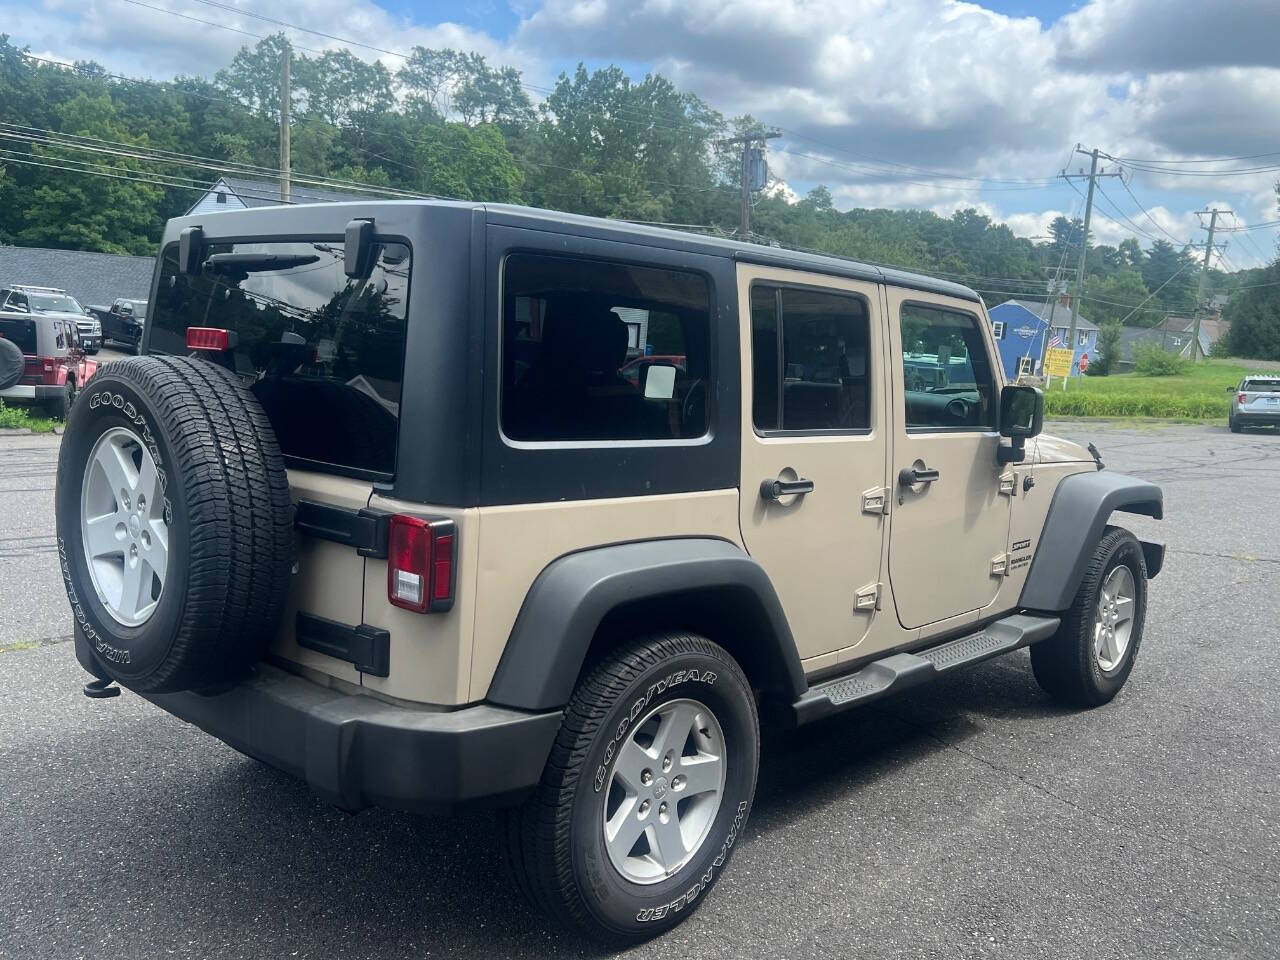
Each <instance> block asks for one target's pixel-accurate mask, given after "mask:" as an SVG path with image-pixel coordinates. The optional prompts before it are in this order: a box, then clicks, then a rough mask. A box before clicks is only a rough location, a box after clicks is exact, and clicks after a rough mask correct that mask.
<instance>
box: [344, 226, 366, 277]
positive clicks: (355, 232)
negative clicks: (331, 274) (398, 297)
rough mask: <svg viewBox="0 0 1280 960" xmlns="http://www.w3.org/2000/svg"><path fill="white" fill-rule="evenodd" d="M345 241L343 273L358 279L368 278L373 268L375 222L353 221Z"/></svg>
mask: <svg viewBox="0 0 1280 960" xmlns="http://www.w3.org/2000/svg"><path fill="white" fill-rule="evenodd" d="M345 240H346V244H345V248H344V250H343V264H342V269H343V272H345V273H346V275H347V276H348V277H353V278H356V279H359V278H361V277H367V276H368V275H369V271H370V270H371V269H372V267H373V221H372V220H352V221H351V222H350V223H348V224H347V233H346V237H345Z"/></svg>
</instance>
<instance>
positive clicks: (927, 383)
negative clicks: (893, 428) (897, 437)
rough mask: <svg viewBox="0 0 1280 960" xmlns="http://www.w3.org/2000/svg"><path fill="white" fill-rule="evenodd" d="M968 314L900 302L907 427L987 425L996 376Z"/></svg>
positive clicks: (991, 420) (992, 409) (974, 319)
mask: <svg viewBox="0 0 1280 960" xmlns="http://www.w3.org/2000/svg"><path fill="white" fill-rule="evenodd" d="M978 322H979V321H978V318H977V317H975V316H974V315H973V314H969V313H959V312H957V311H954V310H945V309H942V308H939V307H926V306H922V305H920V304H904V305H903V307H902V310H901V313H900V317H899V324H900V329H901V336H902V377H903V384H904V387H905V396H904V402H905V406H906V425H907V429H909V430H910V429H917V430H937V429H969V430H974V429H987V428H990V427H992V426H993V425H994V423H995V377H994V376H993V374H992V370H991V363H990V361H989V359H988V357H987V351H986V347H985V345H984V343H983V339H982V334H981V332H980V328H979V326H978Z"/></svg>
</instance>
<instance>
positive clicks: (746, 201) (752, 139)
mask: <svg viewBox="0 0 1280 960" xmlns="http://www.w3.org/2000/svg"><path fill="white" fill-rule="evenodd" d="M780 136H782V133H781V132H780V131H778V130H771V131H767V132H762V133H745V134H743V135H742V136H738V137H730V138H728V139H727V140H721V141H720V144H721V146H725V147H731V146H734V145H735V144H741V145H742V206H741V210H740V212H739V217H738V232H739V234H740V235H741V237H742V239H743V240H750V239H751V156H752V149H751V148H752V145H753V144H755V143H759V144H760V145H761V147H762V148H763V147H764V145H765V144H766V143H767V141H769V140H774V139H776V138H777V137H780Z"/></svg>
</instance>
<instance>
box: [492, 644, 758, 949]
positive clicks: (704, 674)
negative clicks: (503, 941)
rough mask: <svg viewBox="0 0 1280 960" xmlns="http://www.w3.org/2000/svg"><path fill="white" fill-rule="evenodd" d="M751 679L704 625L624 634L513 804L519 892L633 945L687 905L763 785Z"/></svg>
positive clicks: (597, 933)
mask: <svg viewBox="0 0 1280 960" xmlns="http://www.w3.org/2000/svg"><path fill="white" fill-rule="evenodd" d="M759 751H760V735H759V722H758V718H757V715H756V706H755V699H754V697H753V695H752V692H751V686H750V684H749V683H748V682H747V679H746V677H745V676H744V675H743V673H742V670H741V668H740V667H739V666H738V664H737V663H736V662H735V661H734V659H733V658H732V657H731V656H730V655H729V654H728V653H727V652H726V651H725V650H723V649H722V648H721V647H719V646H717V645H716V644H714V643H712V642H711V641H709V640H707V639H705V638H703V637H698V636H692V635H687V634H662V635H659V636H654V637H650V638H648V639H644V640H639V641H636V642H633V643H630V644H628V645H626V646H624V647H622V648H621V649H619V650H617V651H616V652H614V653H612V654H611V655H609V656H608V657H607V658H606V659H604V660H602V661H601V662H599V663H598V664H596V666H595V667H594V668H592V669H590V670H589V671H588V672H587V674H586V675H585V677H584V679H583V680H582V681H581V682H580V683H579V685H578V688H577V690H576V691H575V692H574V695H573V699H572V700H571V701H570V703H569V706H568V707H567V708H566V710H565V718H564V723H563V725H562V727H561V730H560V734H559V736H558V738H557V740H556V744H555V747H554V748H553V750H552V753H551V757H550V759H549V760H548V762H547V767H546V771H545V772H544V774H543V778H542V783H541V785H540V786H539V787H538V789H537V792H536V793H535V795H534V796H533V797H532V798H531V799H530V800H529V801H528V802H527V803H526V804H525V806H524V807H523V808H521V809H520V810H518V811H513V812H511V813H510V814H509V815H508V841H509V851H510V857H511V863H512V866H513V868H514V871H515V874H516V879H517V882H518V883H519V885H520V887H521V889H522V890H523V892H524V893H525V894H526V896H527V897H528V898H529V899H530V901H531V902H532V903H533V904H534V905H535V906H536V907H539V908H541V909H542V910H543V911H545V912H546V913H548V914H550V915H551V916H553V917H554V918H556V919H558V920H560V921H562V922H564V923H567V924H568V925H570V926H572V927H576V928H577V929H579V930H581V931H583V932H585V933H587V934H588V935H591V936H593V937H596V938H597V939H603V940H606V941H613V942H619V943H621V942H637V941H640V940H646V939H648V938H650V937H653V936H656V935H658V934H659V933H662V932H663V931H665V930H668V929H670V928H671V927H673V926H675V925H676V924H677V923H679V922H680V921H681V920H682V919H684V918H685V917H687V916H688V915H689V914H691V913H692V912H693V910H694V909H696V907H697V906H698V905H699V904H700V903H701V902H702V899H703V898H704V897H705V896H706V894H707V892H708V891H709V890H710V888H711V886H712V885H713V884H714V883H715V881H716V880H717V879H718V878H719V876H720V874H721V872H722V871H723V870H724V868H725V866H726V865H727V862H728V859H729V855H730V852H731V851H732V849H733V846H734V843H735V841H736V840H737V838H738V836H739V834H740V833H741V831H742V829H743V826H744V824H745V822H746V819H747V815H748V813H749V812H750V809H751V801H752V798H753V796H754V794H755V783H756V771H757V767H758V763H759Z"/></svg>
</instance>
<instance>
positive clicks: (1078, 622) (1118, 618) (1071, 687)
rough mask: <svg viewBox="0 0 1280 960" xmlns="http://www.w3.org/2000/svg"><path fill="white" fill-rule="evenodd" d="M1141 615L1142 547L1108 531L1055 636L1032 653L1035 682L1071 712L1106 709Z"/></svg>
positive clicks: (1124, 675) (1135, 641) (1131, 653)
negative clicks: (1104, 706) (1078, 708)
mask: <svg viewBox="0 0 1280 960" xmlns="http://www.w3.org/2000/svg"><path fill="white" fill-rule="evenodd" d="M1146 609H1147V565H1146V558H1145V556H1144V555H1143V553H1142V544H1140V543H1139V542H1138V540H1137V538H1136V537H1135V536H1134V535H1133V534H1132V533H1130V532H1129V531H1128V530H1125V529H1124V528H1122V527H1109V528H1107V531H1106V532H1105V533H1104V534H1103V536H1102V539H1101V540H1099V541H1098V545H1097V547H1095V548H1094V551H1093V556H1092V557H1091V558H1090V560H1089V565H1088V566H1087V567H1086V568H1085V574H1084V578H1083V579H1082V580H1081V582H1080V589H1079V590H1077V591H1076V597H1075V600H1074V601H1073V602H1072V605H1071V607H1070V609H1068V610H1067V611H1066V613H1065V614H1064V615H1063V618H1062V625H1061V626H1060V627H1059V628H1058V632H1057V633H1056V634H1054V635H1053V636H1052V637H1050V638H1049V639H1048V640H1044V641H1042V642H1041V643H1038V644H1036V645H1035V646H1033V647H1032V648H1031V667H1032V670H1033V671H1034V672H1035V676H1036V681H1037V682H1038V683H1039V684H1040V686H1041V688H1042V689H1043V690H1044V691H1045V692H1046V693H1048V694H1050V695H1051V696H1052V697H1054V698H1055V699H1056V700H1060V701H1062V702H1064V703H1068V704H1071V705H1073V706H1081V707H1096V706H1101V705H1102V704H1104V703H1107V702H1108V701H1110V700H1111V699H1112V698H1113V697H1114V696H1115V695H1116V694H1117V693H1119V692H1120V688H1121V687H1123V686H1124V684H1125V681H1126V680H1128V678H1129V673H1130V671H1132V670H1133V662H1134V659H1135V658H1136V657H1137V655H1138V645H1139V644H1140V643H1141V641H1142V628H1143V624H1144V621H1145V619H1146Z"/></svg>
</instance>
